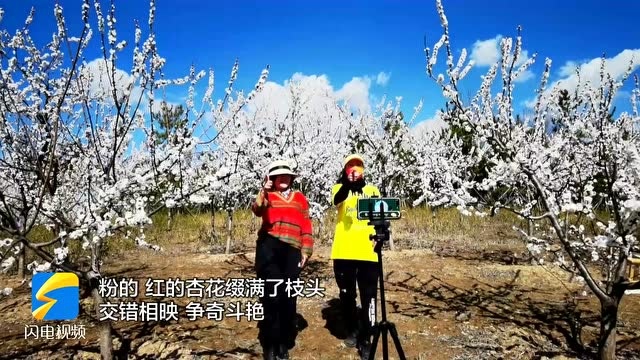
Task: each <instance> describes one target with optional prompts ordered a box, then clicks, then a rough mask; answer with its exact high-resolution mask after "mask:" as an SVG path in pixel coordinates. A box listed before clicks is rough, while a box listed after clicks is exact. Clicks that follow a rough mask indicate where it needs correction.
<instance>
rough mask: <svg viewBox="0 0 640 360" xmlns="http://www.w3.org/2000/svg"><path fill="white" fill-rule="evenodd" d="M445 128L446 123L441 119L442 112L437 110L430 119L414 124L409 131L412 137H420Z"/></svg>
mask: <svg viewBox="0 0 640 360" xmlns="http://www.w3.org/2000/svg"><path fill="white" fill-rule="evenodd" d="M447 126H448V125H447V123H446V122H445V121H444V120H443V119H442V112H441V111H440V110H437V111H436V112H435V113H434V114H433V116H432V117H431V118H429V119H426V120H422V121H420V122H418V123H416V124H415V125H414V126H413V127H412V128H411V130H410V131H411V134H412V135H413V136H416V137H421V136H423V135H427V134H428V133H433V132H438V131H440V130H441V129H444V128H446V127H447Z"/></svg>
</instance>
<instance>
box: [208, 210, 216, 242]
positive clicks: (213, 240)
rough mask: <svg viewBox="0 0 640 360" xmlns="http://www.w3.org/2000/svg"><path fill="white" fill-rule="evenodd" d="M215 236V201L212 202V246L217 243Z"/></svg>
mask: <svg viewBox="0 0 640 360" xmlns="http://www.w3.org/2000/svg"><path fill="white" fill-rule="evenodd" d="M215 234H216V207H215V206H214V205H213V200H211V233H210V236H209V238H210V239H209V241H210V243H211V244H214V243H215V239H216V238H215Z"/></svg>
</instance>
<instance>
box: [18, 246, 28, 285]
mask: <svg viewBox="0 0 640 360" xmlns="http://www.w3.org/2000/svg"><path fill="white" fill-rule="evenodd" d="M19 246H20V252H19V253H18V278H20V279H24V270H25V256H26V252H27V247H26V246H24V245H23V244H19Z"/></svg>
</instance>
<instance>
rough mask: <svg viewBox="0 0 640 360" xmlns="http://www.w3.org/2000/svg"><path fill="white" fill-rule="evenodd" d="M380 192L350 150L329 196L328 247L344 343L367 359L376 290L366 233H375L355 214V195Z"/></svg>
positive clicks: (373, 258)
mask: <svg viewBox="0 0 640 360" xmlns="http://www.w3.org/2000/svg"><path fill="white" fill-rule="evenodd" d="M372 196H378V197H379V196H380V191H379V190H378V188H377V187H375V186H374V185H370V184H367V183H366V182H365V180H364V159H363V158H362V156H360V155H357V154H352V155H349V156H347V157H346V158H345V159H344V161H343V168H342V171H341V175H340V178H339V180H338V183H337V184H335V185H334V186H333V189H332V194H331V200H332V204H333V205H335V206H336V207H337V210H338V217H337V224H336V228H335V234H334V238H333V244H332V249H331V259H332V260H333V271H334V274H335V278H336V283H337V285H338V288H339V289H340V304H341V305H340V308H341V312H342V315H343V319H344V320H345V324H346V326H347V327H348V328H347V331H348V334H349V336H348V337H347V339H346V340H345V344H346V345H347V346H349V347H355V346H357V348H358V352H359V354H360V357H361V358H362V359H368V357H369V347H370V345H371V335H372V334H371V330H372V323H373V322H374V321H375V317H374V316H375V315H370V314H375V304H376V295H377V290H378V286H377V285H378V266H377V263H378V255H377V254H376V252H375V251H374V243H373V242H372V241H371V240H370V238H369V235H371V234H375V230H374V229H373V226H370V225H368V220H359V219H358V217H357V205H358V198H360V197H372ZM356 284H357V286H358V290H359V291H360V305H361V311H360V312H358V309H357V306H356Z"/></svg>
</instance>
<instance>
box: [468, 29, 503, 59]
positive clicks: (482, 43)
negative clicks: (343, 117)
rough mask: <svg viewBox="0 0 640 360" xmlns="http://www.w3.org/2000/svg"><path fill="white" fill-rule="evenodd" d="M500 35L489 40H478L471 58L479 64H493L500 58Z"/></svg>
mask: <svg viewBox="0 0 640 360" xmlns="http://www.w3.org/2000/svg"><path fill="white" fill-rule="evenodd" d="M501 38H502V35H498V36H496V37H495V38H493V39H489V40H477V41H476V42H475V43H474V44H473V49H472V50H471V59H472V60H473V61H475V63H476V65H477V66H491V65H493V64H495V63H496V62H498V60H499V59H500V47H499V46H500V39H501Z"/></svg>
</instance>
